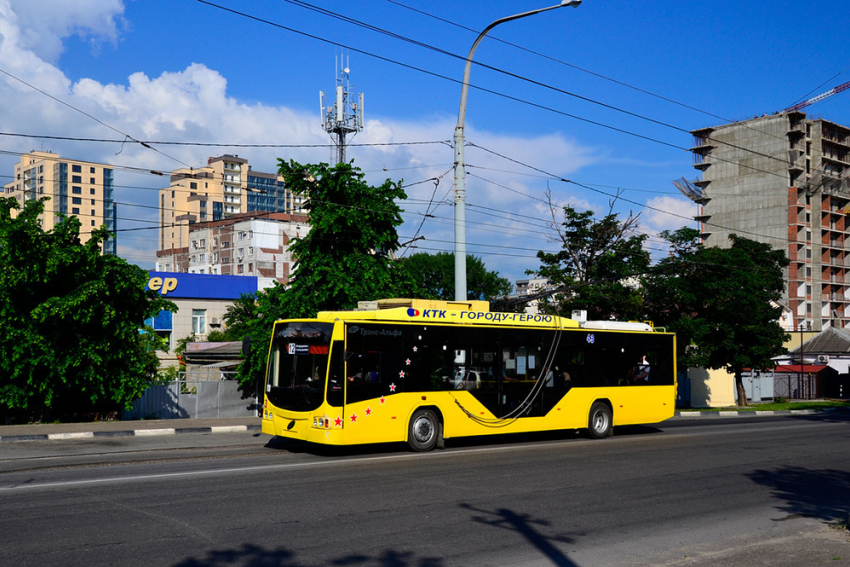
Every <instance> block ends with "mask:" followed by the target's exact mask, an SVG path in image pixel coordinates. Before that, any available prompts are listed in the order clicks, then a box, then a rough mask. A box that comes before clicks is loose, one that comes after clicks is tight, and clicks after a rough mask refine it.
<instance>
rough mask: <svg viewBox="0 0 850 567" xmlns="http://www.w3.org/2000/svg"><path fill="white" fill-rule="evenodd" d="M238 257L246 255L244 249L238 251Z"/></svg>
mask: <svg viewBox="0 0 850 567" xmlns="http://www.w3.org/2000/svg"><path fill="white" fill-rule="evenodd" d="M236 255H237V256H244V255H245V249H244V248H239V249H238V250H237V251H236Z"/></svg>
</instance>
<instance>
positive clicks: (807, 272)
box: [806, 268, 812, 278]
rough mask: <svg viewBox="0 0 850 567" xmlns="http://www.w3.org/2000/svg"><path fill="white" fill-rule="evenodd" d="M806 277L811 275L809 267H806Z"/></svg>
mask: <svg viewBox="0 0 850 567" xmlns="http://www.w3.org/2000/svg"><path fill="white" fill-rule="evenodd" d="M806 277H807V278H810V277H812V269H811V268H806Z"/></svg>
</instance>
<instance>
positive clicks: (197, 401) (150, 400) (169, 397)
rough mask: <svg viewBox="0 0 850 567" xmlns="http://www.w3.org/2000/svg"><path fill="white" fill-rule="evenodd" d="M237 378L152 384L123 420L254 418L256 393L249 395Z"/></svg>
mask: <svg viewBox="0 0 850 567" xmlns="http://www.w3.org/2000/svg"><path fill="white" fill-rule="evenodd" d="M244 396H245V394H244V393H243V392H241V391H240V390H239V383H238V382H236V381H235V380H215V381H209V380H177V381H174V382H168V383H165V384H152V385H151V386H150V387H149V388H148V389H147V390H146V391H145V393H144V394H143V395H142V397H141V398H139V399H138V400H136V401H135V402H133V409H131V410H124V412H123V413H122V415H121V419H125V420H128V419H181V418H191V419H195V418H209V417H252V416H256V415H257V408H258V407H259V406H258V403H257V397H256V394H255V393H253V392H251V393H248V395H247V397H244Z"/></svg>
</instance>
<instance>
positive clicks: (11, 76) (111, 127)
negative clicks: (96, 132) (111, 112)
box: [0, 69, 190, 167]
mask: <svg viewBox="0 0 850 567" xmlns="http://www.w3.org/2000/svg"><path fill="white" fill-rule="evenodd" d="M0 73H3V74H4V75H6V76H7V77H10V78H12V79H15V80H16V81H18V82H20V83H23V84H24V85H26V86H28V87H29V88H31V89H33V90H34V91H37V92H39V93H41V94H43V95H44V96H46V97H47V98H50V99H52V100H55V101H56V102H58V103H59V104H63V105H65V106H67V107H68V108H70V109H71V110H74V111H76V112H79V113H80V114H82V115H83V116H86V117H88V118H91V119H92V120H94V121H95V122H97V123H98V124H101V125H103V126H106V127H107V128H109V129H110V130H112V131H114V132H117V133H118V134H121V135H122V136H124V139H125V140H130V141H131V142H135V143H137V144H139V145H141V146H143V147H145V148H147V149H149V150H153V151H155V152H156V153H158V154H160V155H162V156H165V157H167V158H168V159H171V160H174V161H176V162H177V163H179V164H182V165H185V166H186V167H190V166H189V165H188V164H186V163H183V162H182V161H180V160H179V159H177V158H176V157H174V156H170V155H168V154H166V153H165V152H162V151H160V150H158V149H156V148H154V147H152V146H150V145H149V144H146V143H145V142H141V141H139V140H137V139H136V138H134V137H133V136H131V135H130V134H127V133H126V132H122V131H121V130H119V129H118V128H115V127H114V126H110V125H109V124H107V123H106V122H104V121H103V120H100V119H99V118H96V117H95V116H92V115H91V114H89V113H88V112H85V111H84V110H80V109H79V108H77V107H76V106H73V105H71V104H68V103H67V102H65V101H64V100H61V99H58V98H56V97H55V96H53V95H52V94H50V93H47V92H45V91H43V90H41V89H40V88H38V87H36V86H35V85H31V84H30V83H28V82H26V81H25V80H23V79H21V78H19V77H16V76H15V75H13V74H12V73H9V72H8V71H5V70H3V69H0Z"/></svg>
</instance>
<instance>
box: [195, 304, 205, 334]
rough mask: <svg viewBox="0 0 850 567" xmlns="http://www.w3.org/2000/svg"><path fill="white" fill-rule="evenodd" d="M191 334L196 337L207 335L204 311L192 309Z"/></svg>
mask: <svg viewBox="0 0 850 567" xmlns="http://www.w3.org/2000/svg"><path fill="white" fill-rule="evenodd" d="M192 332H193V333H194V334H196V335H206V334H207V310H206V309H192Z"/></svg>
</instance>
